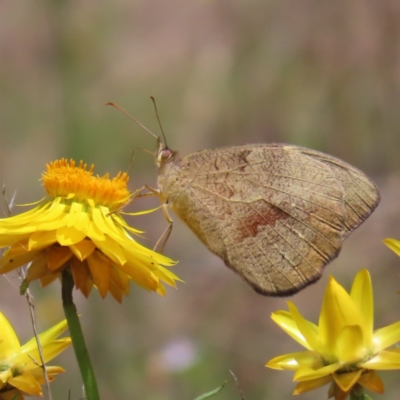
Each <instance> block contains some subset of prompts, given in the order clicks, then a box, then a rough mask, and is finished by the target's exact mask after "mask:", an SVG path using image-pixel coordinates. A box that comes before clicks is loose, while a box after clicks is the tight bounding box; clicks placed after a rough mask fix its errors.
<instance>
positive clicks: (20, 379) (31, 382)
mask: <svg viewBox="0 0 400 400" xmlns="http://www.w3.org/2000/svg"><path fill="white" fill-rule="evenodd" d="M8 383H9V384H10V385H13V386H15V387H16V388H17V389H19V390H21V391H23V392H25V393H29V394H31V395H33V396H42V395H43V393H42V388H41V387H40V385H39V383H38V381H37V380H36V379H35V377H34V376H33V375H32V374H31V373H30V372H29V371H23V372H22V374H21V375H18V376H16V377H14V378H11V379H9V380H8Z"/></svg>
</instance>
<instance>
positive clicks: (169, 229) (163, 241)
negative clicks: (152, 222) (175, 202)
mask: <svg viewBox="0 0 400 400" xmlns="http://www.w3.org/2000/svg"><path fill="white" fill-rule="evenodd" d="M167 207H168V205H167V203H163V204H162V206H161V210H162V213H163V215H164V218H165V219H166V220H167V222H168V226H167V228H166V229H165V230H164V232H163V233H162V235H161V236H160V238H159V239H158V240H157V243H156V244H155V246H154V247H153V250H154V251H155V250H156V249H157V247H158V246H160V245H161V246H160V251H159V252H160V253H161V254H162V252H163V251H164V247H165V245H166V244H167V241H168V239H169V236H170V235H171V232H172V228H173V225H174V221H173V220H172V218H171V216H170V215H169V212H168V208H167Z"/></svg>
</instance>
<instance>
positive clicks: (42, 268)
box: [26, 251, 48, 282]
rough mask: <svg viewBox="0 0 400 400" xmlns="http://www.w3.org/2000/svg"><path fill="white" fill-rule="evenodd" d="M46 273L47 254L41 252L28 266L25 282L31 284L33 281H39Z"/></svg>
mask: <svg viewBox="0 0 400 400" xmlns="http://www.w3.org/2000/svg"><path fill="white" fill-rule="evenodd" d="M47 273H48V268H47V252H46V251H41V252H40V253H39V254H38V255H37V257H36V258H35V259H34V260H33V261H32V264H31V265H30V266H29V268H28V274H27V276H26V280H27V282H32V281H33V280H35V279H39V278H41V277H42V276H44V275H46V274H47Z"/></svg>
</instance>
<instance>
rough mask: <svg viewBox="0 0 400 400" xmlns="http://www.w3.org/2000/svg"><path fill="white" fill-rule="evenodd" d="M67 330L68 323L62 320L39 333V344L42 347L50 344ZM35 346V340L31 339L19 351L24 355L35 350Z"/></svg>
mask: <svg viewBox="0 0 400 400" xmlns="http://www.w3.org/2000/svg"><path fill="white" fill-rule="evenodd" d="M67 329H68V323H67V320H66V319H64V320H62V321H60V322H59V323H58V324H56V325H54V326H52V327H51V328H49V329H47V330H45V331H44V332H42V333H40V334H39V339H40V342H41V343H42V345H46V344H47V343H50V342H51V341H52V340H54V339H56V338H57V337H58V336H60V335H61V334H62V333H63V332H65V331H66V330H67ZM36 346H37V343H36V338H35V337H33V338H32V339H31V340H29V341H28V342H26V343H25V344H24V345H23V346H22V348H21V351H22V352H25V353H26V352H29V351H32V350H33V349H35V348H36ZM49 360H50V359H49Z"/></svg>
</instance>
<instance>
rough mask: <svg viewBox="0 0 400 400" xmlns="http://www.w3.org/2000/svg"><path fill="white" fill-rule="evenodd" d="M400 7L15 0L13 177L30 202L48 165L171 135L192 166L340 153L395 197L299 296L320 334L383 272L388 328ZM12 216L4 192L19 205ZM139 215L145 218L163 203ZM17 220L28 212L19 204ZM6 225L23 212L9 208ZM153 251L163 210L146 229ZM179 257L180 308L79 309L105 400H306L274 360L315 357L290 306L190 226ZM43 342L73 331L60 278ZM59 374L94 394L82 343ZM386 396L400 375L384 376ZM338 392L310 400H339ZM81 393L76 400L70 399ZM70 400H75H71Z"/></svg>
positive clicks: (386, 0)
mask: <svg viewBox="0 0 400 400" xmlns="http://www.w3.org/2000/svg"><path fill="white" fill-rule="evenodd" d="M399 20H400V2H399V1H396V0H380V1H379V2H374V1H369V0H367V1H365V0H352V1H348V0H336V1H334V2H333V1H330V2H328V1H320V0H300V1H299V0H268V1H266V0H247V1H240V0H193V1H184V0H170V1H168V2H166V1H163V0H146V1H135V0H117V1H113V2H110V1H105V0H97V1H94V0H86V1H85V2H82V1H67V0H64V1H62V0H47V1H46V0H37V1H35V2H22V1H8V0H3V1H2V2H0V60H1V62H0V180H1V181H2V182H3V183H4V185H5V188H6V192H5V196H6V197H7V198H8V199H10V198H11V197H12V196H13V194H14V192H16V200H15V201H16V203H19V204H23V203H30V202H34V201H37V200H38V199H40V198H42V197H43V189H42V187H41V183H40V181H39V179H40V176H41V173H42V171H43V170H44V169H45V164H46V163H47V162H49V161H51V160H54V159H57V158H60V157H67V158H71V157H72V158H74V159H76V160H80V159H83V160H84V161H85V162H86V163H88V164H92V163H94V164H95V165H96V169H95V172H96V173H97V174H99V175H103V174H104V173H106V172H110V173H111V174H115V173H117V171H119V170H128V168H129V165H130V162H131V156H132V152H133V150H134V149H137V148H143V149H147V150H149V151H153V150H154V148H155V141H154V139H153V138H152V137H151V136H150V135H148V134H147V133H146V132H145V131H144V130H142V129H141V128H139V127H138V126H137V125H135V124H134V123H132V122H131V121H130V120H129V119H127V118H126V117H125V116H124V115H123V114H121V113H120V112H118V111H117V110H115V109H113V108H111V107H105V105H104V104H105V103H106V102H108V101H114V102H117V103H118V104H120V105H121V106H122V107H124V108H126V109H127V110H128V111H129V112H130V113H132V115H134V116H135V117H136V118H138V119H139V120H140V121H141V122H142V123H143V124H145V125H146V126H147V127H148V128H149V129H151V130H152V131H153V132H155V133H156V134H157V135H158V134H159V127H158V124H157V120H156V116H155V113H154V109H153V106H152V103H151V101H150V100H149V96H150V95H153V96H155V98H156V100H157V104H158V108H159V113H160V117H161V120H162V124H163V127H164V130H165V131H166V135H167V139H168V144H169V146H170V147H171V148H172V149H177V150H179V151H180V152H181V154H182V155H186V154H189V153H191V152H193V151H197V150H202V149H206V148H214V147H216V146H230V145H240V144H245V143H257V142H287V143H292V144H296V145H301V146H307V147H311V148H313V149H317V150H321V151H324V152H327V153H330V154H332V155H335V156H337V157H339V158H341V159H344V160H346V161H347V162H349V163H351V164H353V165H355V166H357V167H358V168H360V169H362V170H363V171H365V172H366V173H367V174H368V175H369V176H371V177H372V178H373V179H374V180H375V181H376V182H377V184H378V186H379V187H380V189H381V194H382V201H381V205H380V206H379V207H378V209H377V211H376V212H375V213H374V214H373V215H372V216H371V217H370V218H369V219H368V221H367V222H365V223H364V224H363V225H362V226H361V227H360V228H359V229H358V230H357V231H356V232H355V233H353V234H352V235H351V236H350V238H349V239H348V240H347V241H346V242H345V244H344V248H343V251H342V253H341V255H340V257H339V258H338V259H337V260H335V261H334V262H333V263H332V264H331V265H330V266H329V267H328V268H327V272H326V274H325V275H324V277H323V278H322V279H321V280H320V281H319V282H318V283H317V284H315V285H312V286H311V287H308V288H307V289H305V290H304V291H302V292H301V293H299V294H297V295H295V296H294V297H293V298H291V300H293V301H294V302H295V303H296V305H297V306H298V307H299V309H300V311H301V312H302V313H303V314H304V315H305V316H306V317H307V318H308V319H310V320H312V321H314V322H317V321H318V314H319V309H320V305H321V302H322V295H323V291H324V289H325V286H326V283H327V280H328V278H329V274H334V276H335V278H336V279H337V280H338V281H339V282H340V283H341V284H343V285H344V286H345V287H346V288H349V287H350V284H351V282H352V280H353V278H354V276H355V274H356V272H357V271H358V270H360V269H362V268H368V269H369V270H370V272H371V275H372V280H373V285H374V293H375V299H376V310H375V312H376V317H375V319H376V327H377V328H378V327H381V326H384V325H387V324H390V323H392V322H395V321H397V320H399V319H400V313H399V302H400V298H399V296H398V295H397V294H396V291H397V290H399V289H400V278H399V273H400V259H399V258H398V257H397V256H396V255H394V254H393V253H392V252H391V251H390V250H389V249H387V248H386V247H385V246H384V245H383V244H382V242H381V240H382V239H383V238H385V237H395V238H398V239H400V223H399V221H400V203H399V197H400V188H399V184H398V182H399V178H400V175H399V173H400V171H399V168H400V157H399V153H398V148H397V147H396V146H397V145H398V140H399V126H400V112H399V110H400V24H399ZM129 173H130V176H131V181H130V187H131V189H132V190H133V189H136V188H138V187H140V186H141V185H143V184H145V183H146V184H149V185H151V186H155V185H156V168H155V165H154V160H153V158H152V156H150V155H149V154H147V153H145V152H143V151H139V150H138V151H136V152H135V160H134V162H133V164H132V166H131V168H130V169H129ZM5 203H6V198H5V197H4V195H3V196H2V199H1V204H2V207H3V208H4V204H5ZM157 204H158V202H157V200H156V199H144V200H141V201H137V202H135V204H134V205H133V206H132V207H131V208H130V209H129V211H134V210H140V209H148V208H151V207H153V206H157ZM14 212H19V210H17V209H15V210H14ZM2 215H5V213H3V214H2ZM129 222H130V224H131V225H134V226H135V227H138V228H141V229H144V230H145V231H146V237H145V238H144V239H143V240H141V242H142V243H143V244H146V245H148V246H150V247H152V246H153V244H154V243H155V241H156V240H157V238H158V237H159V236H160V235H161V233H162V232H163V230H164V229H165V227H166V222H165V220H164V218H163V216H162V214H161V212H157V213H154V214H151V215H147V216H143V217H131V218H129ZM175 222H176V223H175V227H174V230H173V233H172V235H171V237H170V240H169V242H168V244H167V247H166V249H165V253H166V254H167V255H168V256H170V257H172V258H175V259H179V260H180V262H179V265H177V266H176V267H174V272H176V273H177V274H178V275H179V276H180V277H181V278H182V279H183V280H184V281H185V283H180V284H179V285H178V289H177V290H175V289H173V288H167V296H166V297H165V298H163V297H161V296H158V295H156V294H153V293H147V292H144V291H143V290H141V289H139V288H138V287H136V286H133V285H132V288H131V294H130V296H129V297H128V298H125V299H124V301H123V303H122V305H120V304H118V303H116V302H115V301H114V300H113V299H112V298H111V297H108V298H106V299H105V300H102V299H101V298H100V296H99V294H98V293H97V292H96V291H93V292H92V294H91V296H90V298H89V299H88V300H86V299H85V298H83V297H82V296H81V295H80V294H79V293H77V294H76V296H75V300H76V303H77V306H78V311H79V313H80V314H81V315H82V316H81V321H82V323H83V328H84V332H85V334H86V339H87V344H88V346H89V351H90V354H91V356H92V361H93V362H94V367H95V371H96V374H97V378H98V381H99V385H100V391H101V394H102V398H103V399H110V400H114V399H115V400H120V399H124V400H125V399H140V400H142V399H143V400H170V399H179V400H191V399H194V398H195V397H196V396H198V395H200V394H202V393H204V392H206V391H209V390H211V389H213V388H216V387H217V386H219V385H220V384H221V383H222V382H223V381H224V380H228V384H227V386H226V387H225V388H224V390H223V391H221V392H220V393H219V394H218V395H217V396H215V399H219V400H228V399H229V400H240V394H239V391H238V389H237V387H236V386H235V382H234V380H233V378H232V376H231V375H230V373H229V370H232V371H233V372H234V373H235V375H236V377H237V379H238V383H239V385H240V388H241V390H242V392H243V394H244V397H245V399H246V400H263V399H288V398H291V397H292V396H291V393H292V391H293V389H294V387H295V384H294V383H293V382H292V377H293V374H292V373H290V372H281V371H274V370H270V369H267V368H265V367H264V364H265V363H266V362H267V361H268V360H269V359H271V358H272V357H275V356H277V355H280V354H284V353H289V352H295V351H300V350H301V347H300V345H297V344H296V343H295V342H294V341H293V340H292V339H290V338H289V337H288V336H287V335H286V334H285V333H284V332H283V331H281V330H280V329H279V328H278V327H277V326H276V325H275V324H274V323H273V322H272V320H271V319H270V314H271V312H273V311H276V310H278V309H286V308H287V306H286V299H281V298H278V299H275V298H267V297H263V296H260V295H258V294H256V293H254V292H253V291H252V290H251V289H250V288H249V287H248V286H247V285H246V284H245V283H244V282H242V281H241V279H240V278H239V277H237V276H235V275H234V274H233V273H232V272H230V271H229V270H228V269H227V268H225V267H224V265H223V262H222V261H221V260H219V259H218V258H217V257H215V256H213V255H212V254H210V253H209V252H208V250H207V249H206V248H205V247H204V246H203V245H202V244H201V243H200V242H199V241H198V240H197V239H196V238H195V236H194V235H193V234H192V233H191V232H190V231H189V229H188V228H187V227H186V226H183V224H182V223H180V222H179V221H178V219H177V217H175ZM18 285H19V281H18V279H17V276H16V274H14V275H13V274H12V273H10V274H8V275H7V276H6V277H4V276H2V277H0V311H2V312H3V313H4V314H5V315H6V316H7V318H8V319H9V320H10V322H11V323H12V324H13V325H14V326H15V328H16V330H17V333H18V334H19V335H20V336H21V340H22V341H25V340H28V339H29V338H30V337H32V329H31V324H30V319H29V312H28V306H27V304H26V301H25V299H24V298H23V297H20V296H19V295H18ZM31 289H32V292H33V294H34V296H35V301H36V311H37V318H38V324H39V329H40V330H41V331H43V330H45V329H47V328H49V327H50V326H51V325H52V324H54V323H56V322H58V321H59V320H60V319H62V318H63V311H62V305H61V299H60V285H59V283H58V282H56V283H53V284H52V285H51V286H49V287H47V288H45V289H43V290H41V289H40V287H39V285H38V284H37V283H36V282H35V283H33V284H32V285H31ZM52 365H63V366H64V367H65V368H66V370H67V372H66V373H65V374H63V375H60V376H59V377H58V378H57V380H56V382H54V384H52V388H53V396H54V397H53V398H55V399H67V398H70V399H79V398H82V392H81V378H80V375H79V372H78V368H77V364H76V361H75V359H74V355H73V351H72V348H71V349H70V350H69V351H67V352H66V353H65V354H62V355H60V356H59V357H58V358H57V359H55V360H54V361H53V362H52ZM381 376H382V378H383V380H384V382H385V387H386V394H385V395H384V396H383V398H385V399H394V398H397V397H398V382H399V372H387V373H382V374H381ZM327 389H328V387H323V388H321V389H319V390H316V391H314V392H310V393H307V394H304V395H301V397H299V398H301V399H303V400H314V399H315V400H317V399H321V398H326V393H327ZM69 393H70V394H69ZM68 396H70V397H68ZM375 397H376V396H374V398H375Z"/></svg>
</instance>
